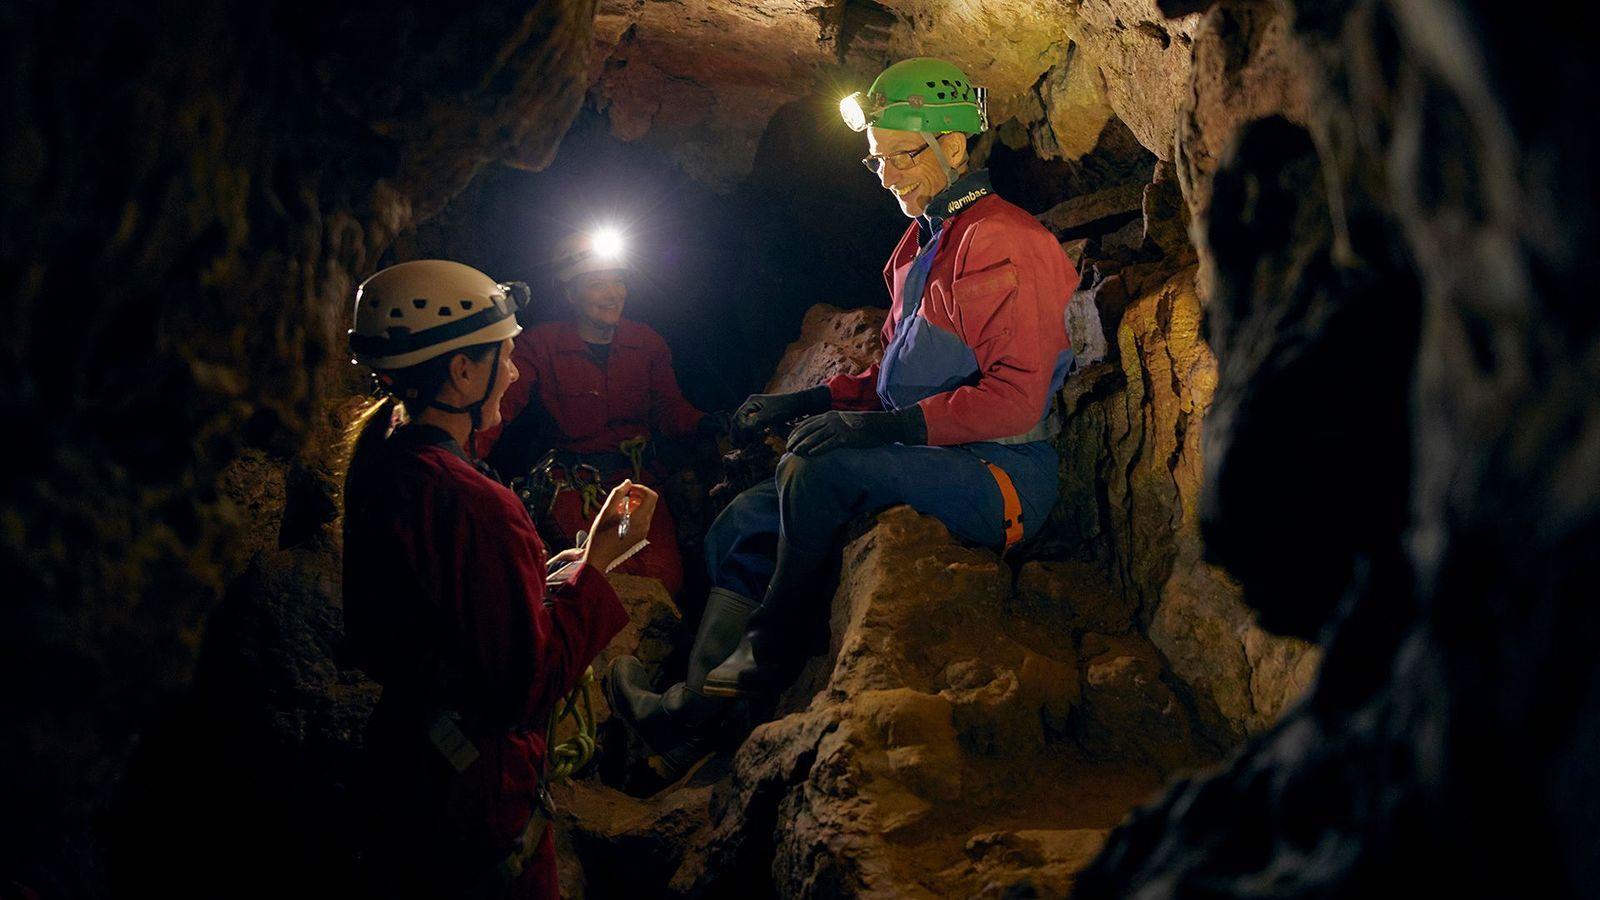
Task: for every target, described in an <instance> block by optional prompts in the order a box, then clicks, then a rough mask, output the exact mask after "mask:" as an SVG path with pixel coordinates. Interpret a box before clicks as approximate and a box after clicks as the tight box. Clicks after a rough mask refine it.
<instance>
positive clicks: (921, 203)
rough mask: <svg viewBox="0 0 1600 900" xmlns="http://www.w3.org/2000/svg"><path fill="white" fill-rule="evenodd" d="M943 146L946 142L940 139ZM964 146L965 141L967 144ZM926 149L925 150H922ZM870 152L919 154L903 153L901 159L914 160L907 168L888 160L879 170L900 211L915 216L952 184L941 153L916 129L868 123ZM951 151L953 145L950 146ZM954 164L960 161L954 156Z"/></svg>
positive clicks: (868, 147) (879, 179) (885, 186)
mask: <svg viewBox="0 0 1600 900" xmlns="http://www.w3.org/2000/svg"><path fill="white" fill-rule="evenodd" d="M940 143H941V145H943V144H944V143H945V141H944V140H943V139H940ZM963 146H964V143H963ZM919 151H925V152H919ZM867 152H868V153H871V154H872V155H874V156H883V157H893V156H894V155H895V154H912V153H915V154H916V156H915V157H910V156H901V157H900V158H899V161H900V162H905V161H906V160H907V159H910V161H911V165H910V167H909V168H906V169H899V168H896V167H895V164H894V160H892V159H885V160H884V162H883V166H882V168H881V170H880V171H879V172H878V181H879V183H881V184H882V185H883V187H884V189H885V190H887V191H889V192H890V193H892V194H894V199H895V202H897V203H899V204H900V211H901V212H903V213H905V214H906V215H907V216H910V217H912V218H915V217H916V216H920V215H922V213H923V210H926V209H927V208H928V201H930V200H932V199H933V198H934V197H935V196H936V195H938V193H939V192H940V191H942V190H944V189H945V188H947V187H949V186H950V179H949V177H948V176H947V175H946V173H945V169H944V166H943V165H941V164H940V163H939V156H938V154H936V153H934V152H933V151H932V150H931V149H929V147H928V144H927V142H925V141H923V139H922V135H920V134H918V133H917V132H915V131H896V130H894V129H891V128H879V127H877V126H876V125H869V126H867ZM946 153H947V154H948V153H949V148H946ZM950 162H951V165H957V166H959V165H960V164H959V163H957V161H956V160H955V159H954V158H952V159H951V160H950Z"/></svg>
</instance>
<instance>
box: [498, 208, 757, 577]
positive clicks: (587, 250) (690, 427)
mask: <svg viewBox="0 0 1600 900" xmlns="http://www.w3.org/2000/svg"><path fill="white" fill-rule="evenodd" d="M556 259H557V263H556V271H555V274H556V279H557V281H558V282H559V284H560V286H561V291H562V294H563V299H564V301H565V304H566V308H567V310H568V315H567V316H566V317H565V318H563V319H560V320H558V321H554V322H545V323H543V324H540V325H535V326H534V327H532V328H530V329H528V330H527V331H525V332H523V333H522V334H521V335H520V336H519V337H518V338H517V340H516V343H515V345H514V346H513V348H512V351H511V358H512V359H513V360H514V361H515V362H516V364H517V370H518V371H519V372H521V378H519V379H518V380H517V381H516V383H514V384H512V385H511V386H510V387H508V388H507V389H506V393H505V398H504V399H502V400H501V401H500V413H501V416H502V417H503V419H504V421H505V422H506V423H512V422H513V421H515V420H517V419H518V418H519V417H522V416H532V415H533V414H534V413H535V411H536V410H537V412H542V413H543V415H542V416H540V418H539V425H540V426H541V427H542V429H543V432H542V433H539V434H531V432H532V431H534V429H533V428H530V427H528V426H529V424H530V423H528V422H523V423H521V424H520V426H519V427H520V428H521V429H522V431H523V434H522V435H521V436H522V437H532V438H533V439H534V442H535V443H536V444H537V445H538V447H539V448H540V452H542V450H543V449H544V448H551V447H553V448H554V449H556V450H559V451H562V453H563V455H564V456H565V457H566V458H567V461H568V462H569V463H580V462H581V463H587V464H589V465H592V466H594V467H595V468H596V469H598V470H599V471H600V473H601V477H602V480H603V481H604V483H606V484H616V483H618V482H620V481H621V480H622V479H623V478H632V479H634V480H637V481H639V482H640V483H642V484H658V483H659V482H660V480H661V478H662V477H664V473H662V472H659V471H657V470H656V467H655V466H654V465H652V464H651V463H650V462H649V461H648V460H646V459H645V457H644V449H645V447H646V445H647V444H648V443H649V442H650V441H651V440H653V439H655V438H657V437H665V438H683V437H688V436H690V435H693V434H695V433H696V431H697V428H698V427H699V426H701V425H702V423H706V424H707V426H708V427H710V423H711V422H712V421H713V420H711V419H708V417H707V416H706V414H705V413H703V412H701V411H700V410H698V409H696V408H695V407H694V405H693V404H691V403H690V402H689V401H687V400H685V399H684V397H683V392H682V391H680V390H679V389H678V380H677V376H676V375H675V374H674V373H673V369H672V353H671V352H670V351H669V350H668V349H667V342H666V341H664V340H662V339H661V335H659V334H657V333H656V332H655V330H654V329H652V328H651V327H650V326H648V325H645V324H644V323H642V322H635V321H633V320H631V319H625V318H623V316H622V313H623V308H624V306H625V305H626V303H627V299H628V285H627V269H628V260H627V256H626V255H625V254H624V252H623V248H622V247H621V245H620V238H619V237H618V236H617V235H616V234H614V233H610V232H605V231H598V232H593V233H579V234H574V235H572V236H570V237H569V238H567V239H566V240H564V241H563V242H562V243H561V245H560V247H559V248H558V251H557V254H556ZM725 420H726V417H724V421H725ZM501 435H502V429H501V427H499V426H496V427H494V428H490V429H486V430H485V431H484V432H483V434H482V435H480V436H479V439H478V446H479V448H480V450H481V451H482V453H483V454H484V456H485V457H486V458H490V459H491V461H492V462H494V463H496V464H497V465H498V466H499V468H500V469H501V471H502V472H503V473H504V474H506V475H507V477H510V476H512V475H514V474H521V473H522V472H525V471H527V469H528V467H529V466H530V465H531V464H532V463H533V462H534V460H533V459H531V458H529V457H530V456H534V455H535V454H534V453H530V452H528V448H527V447H525V446H522V447H518V448H516V451H521V452H516V451H512V452H509V453H507V452H501V453H496V454H494V455H493V456H492V457H491V451H493V450H494V448H496V447H497V446H499V444H500V440H501ZM502 449H503V450H504V449H506V448H502ZM513 457H516V458H513ZM599 496H600V494H599V487H598V485H597V486H595V487H594V488H591V489H590V490H589V491H588V493H587V497H586V495H585V492H584V491H583V490H582V489H581V488H578V487H575V488H574V489H573V490H561V491H558V492H557V493H556V495H555V497H554V498H553V500H552V503H551V508H550V516H551V518H552V519H554V520H555V523H556V525H557V526H559V527H560V528H561V530H562V531H563V532H564V534H565V536H566V537H567V538H569V539H570V538H571V537H572V536H573V534H574V533H576V532H577V531H578V530H579V529H581V528H586V527H588V524H589V520H590V519H591V518H593V517H594V512H595V510H594V508H593V503H594V501H595V500H596V499H598V497H599ZM649 539H650V545H649V546H647V547H646V548H645V549H644V550H643V551H642V552H641V553H639V554H638V555H637V556H635V557H633V558H632V559H630V560H628V561H627V562H626V563H623V565H622V566H621V567H620V568H619V569H618V571H620V572H623V573H625V574H629V575H642V576H644V577H647V578H655V579H658V580H659V581H660V582H661V583H662V584H663V585H665V586H666V589H667V593H669V594H677V592H678V589H679V588H681V587H682V586H683V559H682V556H681V554H680V552H679V550H678V538H677V524H676V522H675V521H674V520H673V517H672V512H671V511H670V510H669V509H667V506H666V504H664V503H662V504H659V505H658V506H657V507H656V514H655V521H654V522H653V524H652V527H651V530H650V534H649Z"/></svg>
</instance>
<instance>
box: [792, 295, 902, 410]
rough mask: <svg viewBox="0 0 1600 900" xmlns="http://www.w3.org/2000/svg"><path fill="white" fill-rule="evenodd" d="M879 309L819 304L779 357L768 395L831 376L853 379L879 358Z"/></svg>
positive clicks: (818, 381)
mask: <svg viewBox="0 0 1600 900" xmlns="http://www.w3.org/2000/svg"><path fill="white" fill-rule="evenodd" d="M885 315H887V313H886V312H885V311H884V310H881V309H875V308H870V307H869V308H865V309H839V308H838V307H836V306H830V305H828V304H826V303H819V304H817V305H816V306H813V307H811V309H809V310H807V311H806V317H805V321H804V322H802V323H801V325H800V336H799V337H798V338H796V339H795V341H794V343H792V344H790V345H789V347H788V349H786V350H785V351H784V353H783V359H782V360H780V361H779V363H778V367H777V368H776V369H775V370H774V374H773V376H772V380H771V381H769V382H767V387H766V390H767V392H768V393H782V392H786V391H799V390H804V389H806V388H809V387H814V386H816V385H818V384H821V383H822V382H824V381H826V380H827V379H829V378H831V377H832V376H834V375H837V374H839V373H841V372H842V373H845V374H848V375H854V374H856V373H858V372H864V371H866V369H867V367H868V366H870V365H872V364H873V363H875V362H877V361H878V359H879V358H880V357H881V356H883V337H882V329H883V319H884V316H885Z"/></svg>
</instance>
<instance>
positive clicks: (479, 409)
mask: <svg viewBox="0 0 1600 900" xmlns="http://www.w3.org/2000/svg"><path fill="white" fill-rule="evenodd" d="M499 380H500V344H499V343H496V344H495V345H494V358H493V359H491V360H490V361H489V383H488V384H486V385H484V387H483V396H482V397H479V398H478V401H477V402H476V403H469V404H467V405H466V406H451V405H450V404H448V403H442V402H440V401H439V400H429V401H428V405H429V406H431V407H433V408H434V409H442V410H444V411H445V412H447V413H455V414H457V415H461V414H463V413H464V414H466V415H468V416H471V417H472V430H471V431H468V432H467V452H468V453H470V454H472V456H473V458H474V459H476V458H477V456H478V429H479V428H482V427H483V405H484V404H485V403H488V402H489V396H490V395H491V394H493V393H494V385H495V382H497V381H499Z"/></svg>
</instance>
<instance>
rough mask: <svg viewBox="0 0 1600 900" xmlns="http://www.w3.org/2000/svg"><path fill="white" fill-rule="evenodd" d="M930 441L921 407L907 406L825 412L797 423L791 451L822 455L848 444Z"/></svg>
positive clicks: (873, 445) (866, 444) (792, 435)
mask: <svg viewBox="0 0 1600 900" xmlns="http://www.w3.org/2000/svg"><path fill="white" fill-rule="evenodd" d="M927 440H928V426H927V423H926V422H925V421H924V420H923V418H922V407H920V406H908V407H906V408H905V409H900V410H895V411H894V412H840V411H838V410H834V411H833V412H825V413H823V414H822V415H820V416H812V417H811V418H809V419H807V420H805V421H804V422H801V423H800V424H799V425H796V426H795V428H794V431H791V432H789V447H788V450H789V452H790V453H794V454H796V455H799V456H821V455H822V454H824V453H827V452H828V451H830V450H839V449H842V448H845V447H853V448H858V449H859V448H862V447H881V446H883V445H884V444H922V443H926V442H927Z"/></svg>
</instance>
